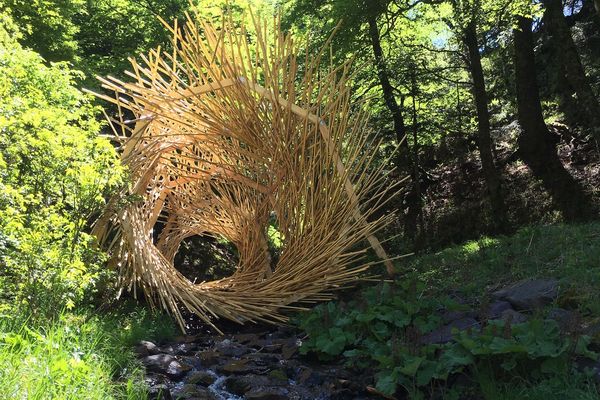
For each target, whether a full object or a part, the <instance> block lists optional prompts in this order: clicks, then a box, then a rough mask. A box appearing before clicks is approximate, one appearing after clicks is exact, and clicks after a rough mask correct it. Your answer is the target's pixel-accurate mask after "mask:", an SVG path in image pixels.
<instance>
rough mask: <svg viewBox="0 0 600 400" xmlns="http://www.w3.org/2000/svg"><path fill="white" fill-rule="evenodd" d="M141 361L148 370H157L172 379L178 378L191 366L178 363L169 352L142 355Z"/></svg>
mask: <svg viewBox="0 0 600 400" xmlns="http://www.w3.org/2000/svg"><path fill="white" fill-rule="evenodd" d="M141 361H142V364H144V366H145V367H146V369H148V370H149V371H153V372H159V373H161V374H165V375H168V376H169V377H171V378H174V379H177V378H180V377H181V376H183V375H184V374H185V373H186V372H187V371H189V370H190V369H191V368H192V367H191V366H189V365H187V364H182V363H180V362H179V361H177V359H176V358H175V357H174V356H172V355H170V354H156V355H153V356H148V357H144V358H142V360H141Z"/></svg>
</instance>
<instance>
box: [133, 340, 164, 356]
mask: <svg viewBox="0 0 600 400" xmlns="http://www.w3.org/2000/svg"><path fill="white" fill-rule="evenodd" d="M135 352H136V353H137V354H138V355H139V356H140V357H147V356H152V355H155V354H158V353H160V350H159V349H158V346H157V345H155V344H154V343H152V342H149V341H147V340H142V341H141V342H140V343H139V344H138V345H137V346H136V348H135Z"/></svg>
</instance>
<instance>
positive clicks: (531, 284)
mask: <svg viewBox="0 0 600 400" xmlns="http://www.w3.org/2000/svg"><path fill="white" fill-rule="evenodd" d="M492 296H493V297H494V298H496V299H499V300H506V301H508V302H509V303H510V304H512V306H513V307H514V308H515V309H516V310H522V311H526V310H536V309H539V308H542V307H543V306H545V305H547V304H550V303H552V302H553V301H554V300H556V298H557V297H558V281H557V280H556V279H527V280H523V281H520V282H517V283H515V284H514V285H511V286H508V287H506V288H504V289H501V290H498V291H496V292H494V293H492Z"/></svg>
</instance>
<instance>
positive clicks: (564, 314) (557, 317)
mask: <svg viewBox="0 0 600 400" xmlns="http://www.w3.org/2000/svg"><path fill="white" fill-rule="evenodd" d="M548 319H552V320H554V321H556V322H557V323H558V326H559V327H560V329H561V330H563V331H567V330H571V329H578V328H579V326H577V325H578V318H577V313H576V312H575V311H569V310H565V309H564V308H553V309H551V310H550V311H549V312H548Z"/></svg>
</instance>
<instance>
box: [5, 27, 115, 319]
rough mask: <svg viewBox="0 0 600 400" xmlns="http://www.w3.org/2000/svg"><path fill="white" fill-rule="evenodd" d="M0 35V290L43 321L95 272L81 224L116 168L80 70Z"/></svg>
mask: <svg viewBox="0 0 600 400" xmlns="http://www.w3.org/2000/svg"><path fill="white" fill-rule="evenodd" d="M0 32H2V33H0V38H4V39H3V40H2V42H1V43H0V132H1V135H0V267H1V268H0V285H2V287H3V289H4V290H3V293H2V295H3V297H4V299H5V300H6V299H7V298H9V299H13V300H16V302H17V303H18V304H21V305H26V306H28V307H29V308H30V309H31V311H32V312H34V313H40V314H46V316H50V315H52V314H53V313H55V312H56V311H59V310H61V309H62V308H64V307H66V308H71V307H73V306H75V305H76V304H77V303H78V302H80V301H82V300H83V298H84V297H85V296H86V295H89V294H90V290H91V289H93V287H94V283H95V282H96V281H97V280H98V279H99V278H100V276H101V272H100V271H101V268H100V265H101V263H102V261H103V255H102V254H101V253H100V252H98V251H97V250H95V249H94V244H93V239H92V237H91V236H90V235H88V234H87V233H86V232H85V228H86V226H87V225H88V221H89V220H90V218H91V217H92V215H93V214H94V213H95V212H97V210H98V209H99V207H101V206H102V204H103V203H104V198H105V196H106V195H107V193H108V192H109V191H110V190H111V189H112V188H114V187H116V186H117V185H119V184H120V181H121V175H122V171H121V168H120V167H119V166H118V163H117V158H116V153H115V151H114V149H113V147H112V146H111V145H110V143H109V142H108V141H107V140H105V139H102V138H100V137H99V136H98V131H99V130H100V124H99V123H98V122H97V120H96V118H95V115H96V114H97V111H98V109H97V108H95V107H94V106H92V104H91V103H90V101H89V99H88V98H87V97H85V96H84V95H83V94H82V93H81V92H79V91H78V90H77V89H75V87H74V84H75V82H76V80H77V79H79V77H80V76H79V74H78V73H76V72H74V71H71V70H70V69H69V68H68V67H67V66H66V65H65V64H53V65H52V66H46V65H44V63H43V62H42V59H41V58H40V56H39V55H37V54H36V53H34V52H32V51H30V50H25V49H23V48H21V47H20V46H19V45H18V44H17V43H15V42H14V41H13V40H11V39H9V37H10V35H8V34H7V33H6V32H5V31H4V29H2V28H0ZM88 300H89V299H88Z"/></svg>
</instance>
